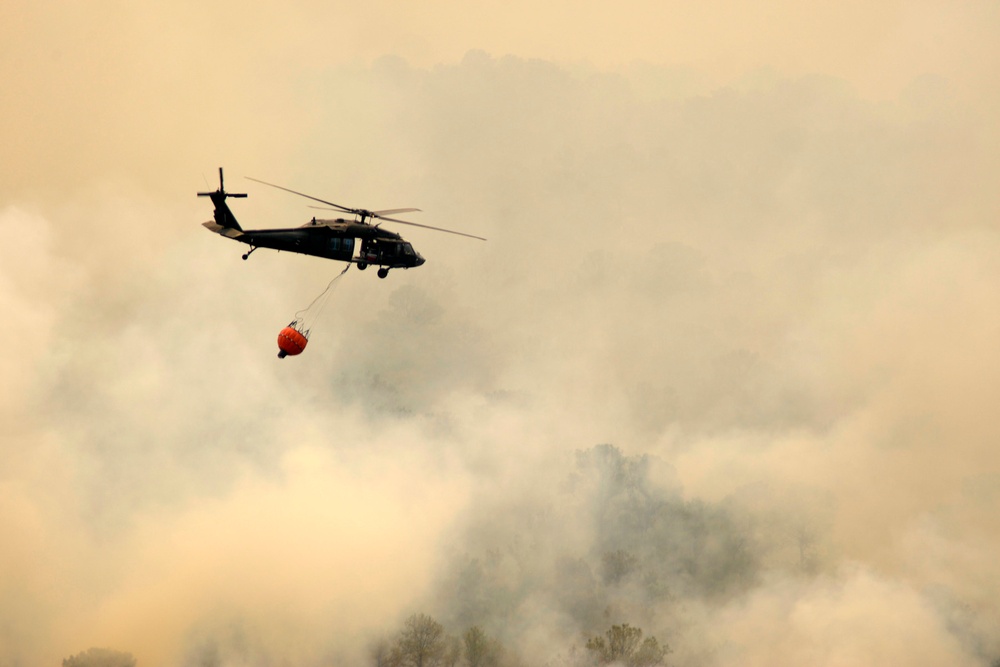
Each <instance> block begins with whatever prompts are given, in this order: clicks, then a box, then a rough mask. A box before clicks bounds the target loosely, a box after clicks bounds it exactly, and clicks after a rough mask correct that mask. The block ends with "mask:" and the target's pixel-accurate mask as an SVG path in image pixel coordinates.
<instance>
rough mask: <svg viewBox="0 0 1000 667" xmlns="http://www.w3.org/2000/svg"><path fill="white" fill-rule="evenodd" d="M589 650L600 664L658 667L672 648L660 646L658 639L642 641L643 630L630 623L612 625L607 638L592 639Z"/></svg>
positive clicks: (606, 634) (588, 643) (589, 641)
mask: <svg viewBox="0 0 1000 667" xmlns="http://www.w3.org/2000/svg"><path fill="white" fill-rule="evenodd" d="M587 650H588V651H590V654H591V655H592V656H593V657H594V658H596V660H597V662H598V664H601V665H608V664H611V663H618V664H622V665H626V666H627V667H656V666H657V665H662V664H663V661H664V659H665V658H666V656H667V653H669V652H670V648H669V647H668V646H666V645H663V646H660V643H659V642H658V641H656V637H647V638H646V640H645V641H643V639H642V630H640V629H639V628H633V627H632V626H630V625H629V624H628V623H623V624H622V625H612V626H611V628H610V629H609V630H608V631H607V632H606V633H605V637H600V636H597V637H591V638H590V639H588V640H587Z"/></svg>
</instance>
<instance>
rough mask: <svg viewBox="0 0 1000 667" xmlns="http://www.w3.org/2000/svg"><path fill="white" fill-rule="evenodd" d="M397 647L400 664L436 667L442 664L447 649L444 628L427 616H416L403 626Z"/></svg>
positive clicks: (411, 617)
mask: <svg viewBox="0 0 1000 667" xmlns="http://www.w3.org/2000/svg"><path fill="white" fill-rule="evenodd" d="M396 646H397V648H398V651H399V657H400V661H401V662H400V664H402V665H404V666H405V665H411V666H412V667H434V666H435V665H439V664H440V663H441V659H442V658H443V657H444V654H445V650H446V648H447V647H446V644H445V636H444V627H443V626H442V625H441V624H440V623H438V622H437V621H435V620H434V619H433V618H431V617H430V616H428V615H427V614H414V615H412V616H410V617H409V618H408V619H406V622H405V623H404V624H403V632H402V633H400V636H399V641H398V642H397V643H396Z"/></svg>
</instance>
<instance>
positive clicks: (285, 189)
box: [245, 176, 357, 213]
mask: <svg viewBox="0 0 1000 667" xmlns="http://www.w3.org/2000/svg"><path fill="white" fill-rule="evenodd" d="M245 178H246V179H247V180H249V181H254V182H255V183H262V184H264V185H269V186H271V187H272V188H278V189H279V190H284V191H285V192H291V193H292V194H293V195H298V196H300V197H305V198H306V199H312V200H313V201H318V202H319V203H320V204H326V205H327V206H332V207H334V208H335V209H337V210H338V211H343V212H344V213H357V210H355V209H353V208H347V207H346V206H341V205H340V204H334V203H333V202H332V201H326V200H325V199H320V198H319V197H313V196H312V195H307V194H305V193H302V192H296V191H295V190H290V189H288V188H285V187H282V186H280V185H275V184H274V183H268V182H267V181H262V180H260V179H258V178H251V177H250V176H246V177H245Z"/></svg>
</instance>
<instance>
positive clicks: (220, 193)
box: [198, 167, 246, 232]
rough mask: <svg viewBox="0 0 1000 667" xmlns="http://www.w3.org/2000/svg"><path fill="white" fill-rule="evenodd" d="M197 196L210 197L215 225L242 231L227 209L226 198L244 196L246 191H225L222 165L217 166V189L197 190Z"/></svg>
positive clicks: (234, 217)
mask: <svg viewBox="0 0 1000 667" xmlns="http://www.w3.org/2000/svg"><path fill="white" fill-rule="evenodd" d="M198 196H199V197H210V198H211V199H212V203H213V204H215V223H216V224H217V225H219V226H220V227H223V228H226V229H235V230H236V231H240V232H242V231H243V228H242V227H240V223H238V222H236V216H234V215H233V212H232V211H230V210H229V205H228V204H226V199H227V198H228V197H238V198H246V193H239V194H237V193H235V192H226V187H225V183H224V181H223V180H222V167H219V189H218V190H216V191H215V192H199V193H198Z"/></svg>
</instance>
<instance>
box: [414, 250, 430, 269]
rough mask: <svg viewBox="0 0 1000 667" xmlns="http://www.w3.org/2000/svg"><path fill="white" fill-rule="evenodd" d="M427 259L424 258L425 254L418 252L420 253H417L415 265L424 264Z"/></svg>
mask: <svg viewBox="0 0 1000 667" xmlns="http://www.w3.org/2000/svg"><path fill="white" fill-rule="evenodd" d="M426 261H427V260H426V259H424V256H423V255H421V254H420V253H419V252H418V253H417V259H416V262H415V264H414V266H421V265H422V264H423V263H424V262H426Z"/></svg>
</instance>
